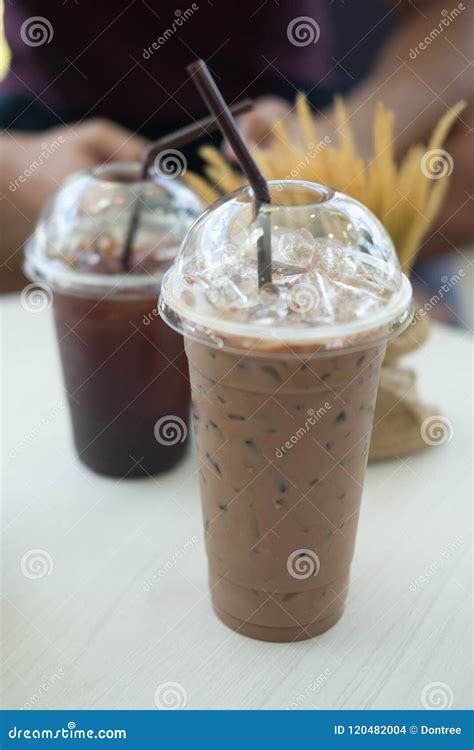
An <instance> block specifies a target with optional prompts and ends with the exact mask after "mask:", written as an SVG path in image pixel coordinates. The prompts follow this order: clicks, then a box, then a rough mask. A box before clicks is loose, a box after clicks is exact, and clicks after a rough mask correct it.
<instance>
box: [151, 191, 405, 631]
mask: <svg viewBox="0 0 474 750" xmlns="http://www.w3.org/2000/svg"><path fill="white" fill-rule="evenodd" d="M272 203H273V206H272V209H271V215H272V246H273V257H274V262H273V283H274V288H271V289H265V288H264V289H263V290H260V291H257V290H256V289H255V288H254V286H253V285H254V284H255V283H256V269H255V268H254V265H253V264H252V255H251V249H252V247H253V245H254V244H255V236H256V235H255V231H254V230H255V227H254V224H253V217H252V212H251V211H249V210H248V209H249V204H251V194H250V193H249V191H248V190H246V189H243V190H241V191H238V192H237V193H235V194H233V195H231V196H230V197H228V198H227V199H224V200H223V201H222V202H221V203H220V204H219V205H217V206H214V207H213V208H211V209H210V210H209V212H208V213H207V214H205V215H204V216H203V217H202V218H201V219H200V220H198V222H196V224H195V225H194V227H193V228H192V230H191V231H190V233H189V235H188V237H187V240H186V242H185V243H184V246H183V248H182V251H181V253H180V255H179V256H178V259H177V262H176V264H175V266H174V268H173V269H172V270H171V271H170V272H169V273H168V274H167V276H166V278H165V280H164V284H163V291H162V302H161V311H162V314H163V316H164V317H165V319H166V320H167V321H168V322H169V323H170V324H171V325H172V326H173V327H175V328H176V329H177V330H180V331H182V332H183V333H184V335H185V348H186V353H187V356H188V361H189V366H190V376H191V386H192V394H193V406H194V428H195V433H196V442H197V446H198V455H199V461H200V477H201V499H202V507H203V517H204V527H205V533H206V549H207V554H208V559H209V579H210V588H211V597H212V602H213V606H214V608H215V611H216V613H217V614H218V616H219V617H220V619H221V620H222V621H223V622H224V623H226V624H227V625H228V626H230V627H231V628H233V629H235V630H237V631H238V632H240V633H242V634H244V635H247V636H250V637H254V638H259V639H262V640H269V641H293V640H300V639H304V638H309V637H312V636H314V635H317V634H318V633H322V632H323V631H325V630H327V629H328V628H330V627H331V626H332V625H334V624H335V623H336V622H337V620H338V619H339V618H340V617H341V615H342V612H343V609H344V602H345V599H346V595H347V590H348V582H349V571H350V564H351V560H352V557H353V552H354V546H355V539H356V531H357V523H358V516H359V508H360V501H361V495H362V490H363V483H364V475H365V469H366V463H367V456H368V447H369V442H370V433H371V428H372V421H373V413H374V406H375V398H376V394H377V386H378V381H379V373H380V366H381V363H382V360H383V357H384V353H385V349H386V343H387V340H388V339H389V337H390V336H392V335H394V334H395V333H396V332H398V331H399V330H401V329H402V328H403V326H404V325H406V324H407V323H408V320H409V310H410V303H411V289H410V285H409V283H408V281H407V279H406V278H405V277H403V275H402V274H401V272H400V269H399V266H398V261H397V258H396V255H395V252H394V249H393V246H392V244H391V242H390V240H389V238H388V236H387V235H386V233H385V231H384V230H383V227H382V226H381V225H380V223H379V222H378V221H377V220H376V219H375V217H373V216H372V215H371V214H370V213H369V212H368V211H367V210H366V209H365V208H364V207H363V206H361V205H360V204H358V203H356V202H355V201H353V200H351V199H349V198H347V197H346V196H343V195H340V194H334V193H332V191H329V190H327V189H325V188H322V187H320V186H315V185H310V184H307V183H304V184H303V183H296V182H295V183H285V184H273V185H272ZM252 269H253V270H254V273H252Z"/></svg>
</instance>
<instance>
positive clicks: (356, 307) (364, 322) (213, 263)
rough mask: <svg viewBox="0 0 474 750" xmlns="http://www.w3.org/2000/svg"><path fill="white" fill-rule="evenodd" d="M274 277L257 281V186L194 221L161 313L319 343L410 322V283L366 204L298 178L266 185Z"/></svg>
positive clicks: (250, 335)
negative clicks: (267, 280) (265, 281)
mask: <svg viewBox="0 0 474 750" xmlns="http://www.w3.org/2000/svg"><path fill="white" fill-rule="evenodd" d="M269 187H270V191H271V205H270V206H268V207H265V208H264V209H263V210H264V211H265V212H266V213H268V214H269V220H270V222H271V249H272V283H271V284H267V285H266V286H263V287H262V288H261V289H259V288H258V265H257V240H258V238H259V236H261V234H262V229H261V227H260V226H259V223H258V221H256V220H255V211H254V201H253V193H252V189H251V188H249V187H244V188H241V189H239V190H237V191H236V192H234V193H232V194H230V195H228V196H225V197H224V198H223V199H222V200H220V201H219V202H218V203H216V204H214V205H213V206H212V207H211V208H209V209H208V210H207V211H206V212H205V213H204V214H203V215H202V216H201V217H200V218H199V219H198V220H197V221H196V222H195V223H194V224H193V226H192V227H191V229H190V231H189V232H188V234H187V236H186V239H185V241H184V243H183V245H182V246H181V249H180V251H179V253H178V255H177V258H176V261H175V263H174V265H173V266H172V268H171V269H170V270H169V271H168V272H167V274H166V275H165V278H164V280H163V284H162V293H161V305H160V311H161V314H162V316H163V317H164V319H165V320H167V322H168V323H169V324H170V325H171V326H172V327H174V328H175V329H176V330H179V331H180V332H182V333H184V334H185V335H187V336H189V337H191V338H196V339H198V340H207V341H208V343H212V342H213V341H214V342H215V343H216V345H219V343H220V345H223V344H224V343H227V339H228V337H242V338H244V339H245V341H246V342H247V341H249V342H250V344H249V345H251V343H252V340H253V339H259V340H261V339H265V340H267V339H269V340H280V341H281V340H286V341H295V342H308V341H313V342H321V343H322V344H323V345H329V346H330V345H331V342H332V344H333V345H337V346H339V345H340V344H341V340H344V341H346V342H348V341H349V340H350V339H351V337H353V336H354V335H357V334H359V335H360V334H362V333H363V332H364V331H365V332H366V331H369V330H371V331H373V330H374V329H377V331H378V333H379V334H380V336H381V337H388V336H390V335H392V334H393V333H394V332H395V331H399V330H401V328H402V327H404V326H405V325H407V322H408V321H409V318H410V313H411V286H410V283H409V281H408V279H407V278H406V277H405V276H404V275H403V273H402V271H401V268H400V264H399V261H398V257H397V254H396V251H395V248H394V245H393V243H392V241H391V239H390V237H389V235H388V233H387V231H386V230H385V228H384V227H383V225H382V224H381V223H380V221H379V220H378V219H377V218H376V217H375V216H374V215H373V214H372V213H371V212H370V211H369V210H368V209H367V208H366V207H365V206H363V205H362V204H361V203H359V202H358V201H356V200H354V199H353V198H350V197H349V196H347V195H344V194H343V193H339V192H336V191H333V190H332V189H330V188H327V187H324V186H321V185H316V184H314V183H310V182H302V181H291V180H289V181H284V182H276V181H275V182H271V183H269Z"/></svg>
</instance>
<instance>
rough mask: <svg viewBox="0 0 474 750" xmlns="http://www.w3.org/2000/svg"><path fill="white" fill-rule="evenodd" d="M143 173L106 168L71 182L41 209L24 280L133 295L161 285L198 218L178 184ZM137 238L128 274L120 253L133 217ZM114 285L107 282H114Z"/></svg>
mask: <svg viewBox="0 0 474 750" xmlns="http://www.w3.org/2000/svg"><path fill="white" fill-rule="evenodd" d="M140 169H141V167H140V165H139V164H137V163H132V162H118V163H113V164H105V165H101V166H99V167H96V168H94V169H92V170H91V171H88V172H86V171H84V172H78V173H76V174H73V175H71V176H70V177H69V178H68V179H67V180H66V181H65V182H64V183H63V185H62V186H61V188H60V189H59V190H58V192H57V193H56V195H55V196H54V197H53V198H52V199H51V200H50V201H49V203H48V204H47V205H46V207H45V209H44V210H43V213H42V214H41V216H40V219H39V221H38V224H37V227H36V230H35V232H34V234H33V235H32V237H31V238H30V240H29V241H28V243H27V245H26V249H25V272H26V274H27V275H28V276H29V277H30V278H32V279H34V280H41V281H45V282H46V283H49V284H50V285H51V286H52V287H53V288H63V287H66V288H70V289H72V288H78V289H79V288H83V289H86V288H87V289H90V288H95V289H96V288H98V287H101V286H103V285H106V286H108V287H110V286H111V284H113V285H114V286H116V287H117V288H129V289H131V288H135V287H137V286H140V285H149V284H150V283H152V282H153V283H155V284H156V282H157V281H158V282H160V281H161V279H162V276H163V273H164V271H165V270H166V269H167V268H169V266H170V265H171V263H172V262H173V259H174V258H175V256H176V253H177V252H178V248H179V246H180V244H181V242H182V240H183V237H184V236H185V234H186V232H187V231H188V229H189V227H190V226H191V224H192V223H193V221H194V220H195V219H196V217H197V216H198V215H199V214H200V212H201V211H202V206H201V204H200V202H199V200H198V198H197V197H196V195H195V194H194V193H193V192H192V191H191V190H189V188H188V187H187V186H186V185H185V184H184V183H182V182H181V181H180V180H179V179H165V178H163V177H158V176H157V175H156V174H154V173H153V174H150V179H148V180H140V179H139V176H140ZM134 213H135V214H136V213H138V217H139V220H138V224H137V231H136V233H135V238H134V242H133V246H132V249H131V255H130V260H129V263H128V265H127V268H126V270H125V268H124V264H123V252H124V245H125V241H126V237H127V232H128V229H129V226H130V221H131V218H132V215H133V214H134ZM111 277H112V278H111Z"/></svg>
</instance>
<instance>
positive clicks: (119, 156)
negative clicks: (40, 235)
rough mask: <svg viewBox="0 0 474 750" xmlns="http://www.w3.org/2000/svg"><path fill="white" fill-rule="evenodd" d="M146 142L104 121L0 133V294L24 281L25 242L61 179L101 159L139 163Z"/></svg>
mask: <svg viewBox="0 0 474 750" xmlns="http://www.w3.org/2000/svg"><path fill="white" fill-rule="evenodd" d="M145 146H146V141H145V140H144V139H143V138H141V137H139V136H135V135H132V133H130V132H129V131H128V130H125V129H124V128H121V127H119V126H118V125H115V124H114V123H112V122H109V121H108V120H90V121H88V122H86V123H84V124H80V125H77V126H72V127H59V128H52V129H51V130H47V131H43V132H41V133H24V132H20V131H10V132H8V133H6V134H5V135H2V136H0V228H1V233H0V292H5V291H10V290H14V289H18V288H19V287H20V286H21V285H22V284H23V283H24V279H23V277H22V274H21V262H22V246H23V243H24V241H25V239H26V238H27V237H28V235H29V234H31V232H32V231H33V230H34V226H35V223H36V221H37V218H38V216H39V213H40V211H41V209H42V207H43V206H44V204H45V203H46V201H47V200H48V199H49V198H50V197H51V196H52V195H53V194H54V193H55V192H56V190H57V189H58V188H59V186H60V184H61V182H62V181H63V180H64V178H65V177H67V176H68V175H69V174H71V173H72V172H75V171H77V170H80V169H87V168H90V167H93V166H95V165H96V164H100V163H102V162H104V161H109V160H110V161H117V160H125V161H128V160H131V161H139V160H140V159H141V157H142V155H143V149H144V148H145Z"/></svg>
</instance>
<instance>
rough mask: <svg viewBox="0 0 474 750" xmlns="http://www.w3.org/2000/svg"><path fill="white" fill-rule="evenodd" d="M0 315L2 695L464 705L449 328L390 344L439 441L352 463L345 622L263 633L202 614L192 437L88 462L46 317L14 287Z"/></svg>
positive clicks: (457, 371)
mask: <svg viewBox="0 0 474 750" xmlns="http://www.w3.org/2000/svg"><path fill="white" fill-rule="evenodd" d="M2 310H3V315H2V319H3V337H2V338H3V355H4V356H3V396H4V400H3V424H4V430H3V472H2V475H3V504H2V536H1V539H2V563H3V564H2V568H3V575H2V600H1V609H2V623H3V626H2V635H3V656H4V673H3V678H2V680H1V683H2V689H3V694H2V705H3V707H4V708H21V707H26V708H58V709H73V708H77V709H85V708H93V709H99V708H108V709H119V708H130V709H134V708H135V709H150V708H154V707H155V706H156V705H157V704H158V705H163V703H166V702H167V701H169V702H170V704H173V703H174V704H175V705H178V706H186V707H187V708H190V709H208V708H217V709H223V708H232V709H264V708H265V709H270V708H273V709H285V708H299V709H310V708H317V709H323V708H324V709H411V708H413V709H417V708H423V706H425V707H426V704H430V703H432V704H436V702H438V705H440V703H439V701H441V705H443V706H444V707H451V708H458V709H461V708H468V707H469V705H470V691H469V683H470V661H471V652H470V634H471V626H472V620H471V607H472V601H471V599H470V593H469V592H470V591H471V585H470V579H469V574H470V565H469V562H470V550H471V544H470V539H469V533H470V528H471V503H470V497H471V495H470V492H471V471H470V462H471V454H472V443H471V409H472V400H471V395H470V391H471V385H472V381H471V379H472V370H471V366H470V351H471V340H470V338H469V336H468V335H467V334H466V333H462V332H459V331H455V330H452V329H448V328H442V327H436V328H434V331H433V335H432V338H431V340H430V341H429V343H428V344H427V345H426V346H425V347H424V348H423V350H422V351H419V352H417V353H416V354H415V355H410V356H409V357H407V362H408V363H410V364H413V365H414V366H416V368H417V370H418V372H419V374H420V390H421V392H422V393H423V396H424V397H425V399H426V400H427V401H429V402H431V403H435V404H437V405H439V411H440V413H441V414H444V415H446V416H447V417H448V419H449V420H450V423H451V425H452V431H453V436H452V439H451V441H450V442H449V443H446V444H444V445H441V446H432V447H428V448H427V449H426V450H424V451H423V452H422V453H419V454H417V455H414V456H411V457H408V458H404V459H394V460H392V461H388V462H383V463H379V464H376V465H371V466H370V467H369V469H368V473H367V481H366V489H365V492H364V499H363V509H362V513H361V518H360V524H359V534H358V541H357V548H356V555H355V560H354V564H353V567H352V583H351V588H350V592H349V598H348V605H347V610H346V612H345V615H344V617H343V618H342V620H341V621H340V622H339V623H338V624H337V625H336V626H335V627H334V628H333V629H332V630H330V631H328V632H327V633H325V634H324V635H322V636H319V637H317V638H315V639H313V640H310V641H304V642H301V643H295V644H289V645H279V644H271V643H262V642H259V641H254V640H250V639H247V638H244V637H242V636H240V635H238V634H236V633H234V632H232V631H230V630H228V629H227V628H226V627H225V626H224V625H222V624H221V623H220V622H219V621H218V620H217V619H216V617H215V616H214V614H213V612H212V610H211V607H210V603H209V596H208V589H207V570H206V559H205V553H204V547H203V539H202V530H201V514H200V501H199V491H198V483H197V466H196V459H195V454H194V451H193V450H190V451H189V453H188V456H187V458H186V460H185V461H184V462H183V463H182V464H181V465H180V466H179V468H178V469H176V470H175V471H173V472H172V473H169V474H167V475H166V476H163V477H159V478H157V479H150V480H121V481H115V480H110V479H105V478H100V477H97V476H95V475H94V474H92V473H90V472H89V471H88V470H87V469H85V468H84V467H83V466H82V465H81V464H80V463H79V462H78V461H77V460H76V458H75V455H74V452H73V449H72V441H71V434H70V430H69V421H68V413H67V409H66V404H65V400H64V397H63V392H62V382H61V376H60V370H59V361H58V355H57V351H56V347H55V340H54V331H53V326H52V319H51V312H50V311H48V310H45V311H43V312H38V313H31V312H27V311H26V310H24V309H23V308H22V306H21V304H20V299H19V297H18V296H13V295H12V296H9V297H7V298H5V299H4V300H3V302H2ZM35 550H39V552H38V553H35V552H34V551H35ZM35 555H36V556H37V557H39V559H38V560H36V564H37V565H38V566H39V567H36V568H35V559H34V558H35ZM41 566H44V567H43V568H42V567H41ZM25 572H26V574H25ZM39 573H41V574H42V575H41V577H36V576H38V574H39ZM44 573H46V574H44ZM168 683H172V684H171V685H168Z"/></svg>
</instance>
